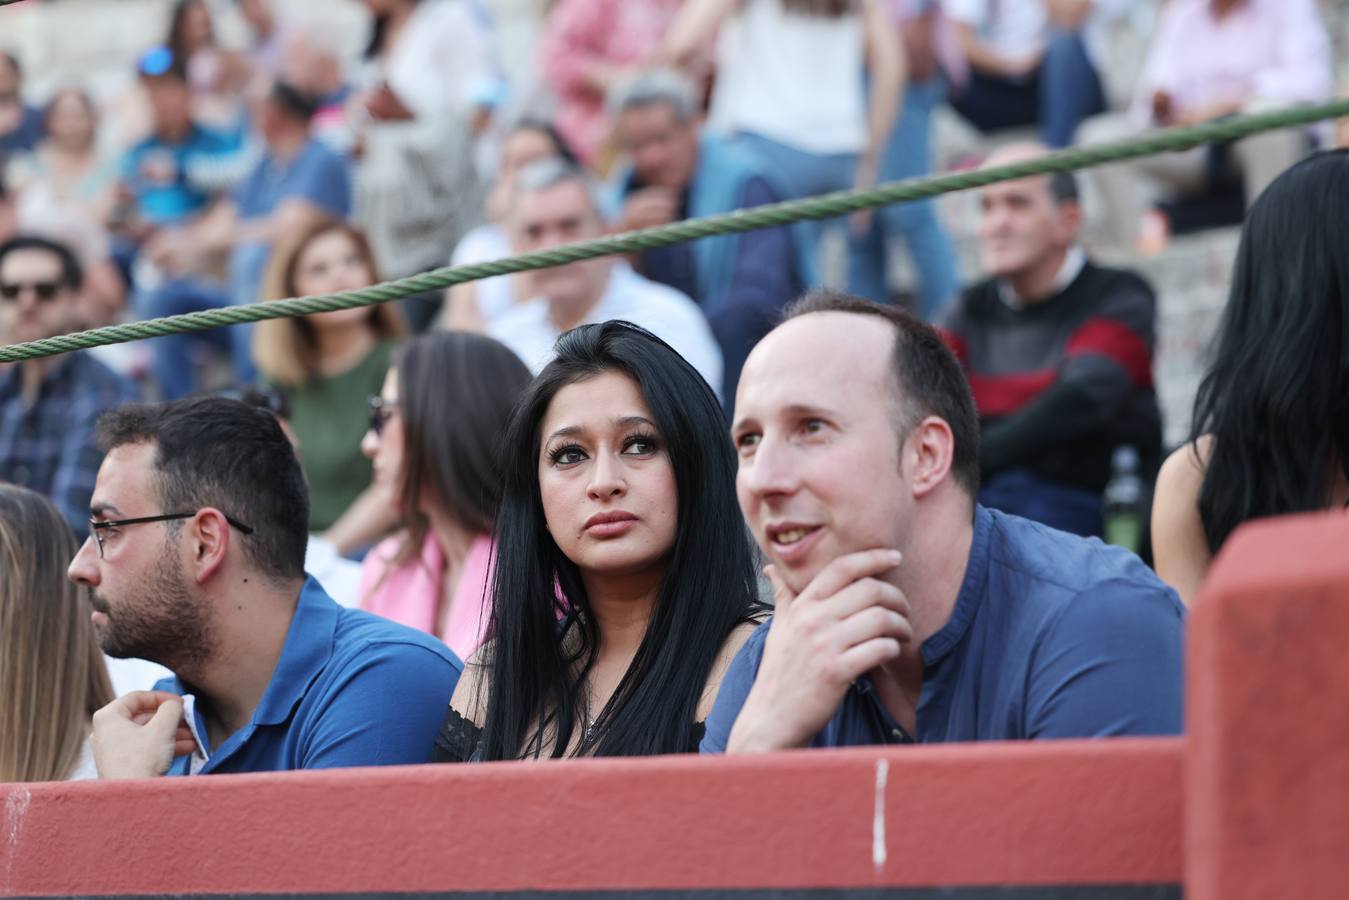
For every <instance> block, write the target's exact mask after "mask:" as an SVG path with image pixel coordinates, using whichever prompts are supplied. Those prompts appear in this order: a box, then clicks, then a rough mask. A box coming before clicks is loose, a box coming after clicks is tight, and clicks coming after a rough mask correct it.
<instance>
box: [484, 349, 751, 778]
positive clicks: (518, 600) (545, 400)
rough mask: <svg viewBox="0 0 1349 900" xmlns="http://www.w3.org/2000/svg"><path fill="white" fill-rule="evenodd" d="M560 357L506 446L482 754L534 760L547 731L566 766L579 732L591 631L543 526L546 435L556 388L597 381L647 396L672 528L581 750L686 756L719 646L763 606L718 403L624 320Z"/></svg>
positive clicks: (523, 406)
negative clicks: (654, 592) (663, 563)
mask: <svg viewBox="0 0 1349 900" xmlns="http://www.w3.org/2000/svg"><path fill="white" fill-rule="evenodd" d="M556 350H557V358H556V359H555V360H553V361H552V362H550V363H549V364H548V365H547V366H546V367H545V368H544V370H543V371H542V372H541V373H540V374H539V376H538V378H536V379H535V381H534V383H533V385H531V387H530V389H529V390H528V391H527V392H526V394H525V396H524V397H523V398H521V401H520V404H519V405H518V406H517V407H516V411H515V414H514V416H513V417H512V421H511V425H510V427H509V428H508V430H507V437H506V442H505V445H504V448H503V453H504V454H505V456H506V460H505V469H506V474H505V480H504V483H503V485H502V499H501V508H500V511H499V513H498V515H497V527H496V540H497V562H496V573H495V576H494V582H493V595H494V597H495V608H494V610H493V613H492V620H491V627H490V631H489V644H488V646H487V652H486V662H485V665H487V666H488V670H487V671H488V673H489V675H488V680H487V681H486V682H485V683H484V684H483V687H484V689H485V690H486V691H487V699H486V716H485V720H484V722H483V732H482V737H481V744H480V746H481V748H482V758H483V759H485V760H503V759H519V758H521V756H522V755H523V756H533V755H539V754H540V753H541V752H542V751H541V747H542V745H543V743H544V741H545V740H546V739H545V737H544V733H545V732H547V733H548V738H547V739H548V740H551V742H552V751H551V755H552V756H554V757H558V756H562V755H564V754H565V753H566V751H567V748H568V746H569V745H570V743H571V738H572V735H573V734H574V733H575V730H576V729H577V728H578V726H580V727H581V728H584V725H583V722H584V718H583V717H584V714H585V710H586V708H587V700H586V695H585V676H586V674H587V673H588V672H589V670H590V667H591V666H592V665H593V664H594V661H595V657H596V653H597V650H598V647H599V629H598V625H597V624H596V622H595V618H594V616H593V615H592V613H591V609H590V604H589V599H588V598H587V596H586V591H585V586H584V584H583V583H582V579H581V573H580V571H579V569H578V568H577V567H576V565H575V564H573V563H572V562H571V560H569V559H567V557H566V556H564V555H563V554H562V551H561V550H560V549H559V548H558V546H557V544H556V543H554V541H553V539H552V537H551V535H549V533H548V529H547V525H546V523H545V520H544V513H543V505H542V502H541V500H540V495H539V478H538V471H539V453H540V449H541V435H540V427H541V426H542V423H543V419H544V417H545V415H546V414H547V411H548V407H549V404H550V403H551V402H552V399H553V397H554V396H556V394H557V392H558V391H559V390H561V389H562V388H563V387H566V386H567V385H570V384H574V383H576V382H579V381H584V380H585V379H588V378H592V377H594V376H597V375H600V374H602V373H607V372H617V373H620V374H622V375H626V376H627V377H629V378H631V379H632V380H633V382H635V383H636V385H637V386H638V388H639V389H640V390H641V392H642V396H643V398H645V400H646V405H647V407H648V408H649V409H650V411H651V417H652V419H653V420H654V421H655V424H656V429H657V431H658V432H659V435H658V437H659V440H660V443H661V444H662V445H663V446H664V447H665V449H666V451H667V453H668V455H669V459H670V465H671V466H672V467H673V469H674V476H675V485H676V489H677V491H678V494H679V497H678V506H677V509H678V521H677V524H676V532H675V544H674V549H673V551H672V553H671V556H670V563H669V568H668V570H667V571H666V572H665V575H664V577H663V578H662V580H661V584H660V590H659V593H658V596H657V600H656V606H655V609H654V610H653V611H652V617H651V622H650V625H649V626H648V628H647V632H646V636H645V637H644V638H643V639H642V643H641V645H640V646H639V647H638V649H637V654H636V656H634V657H633V660H632V664H631V665H630V666H629V668H628V671H627V673H626V674H625V675H624V676H623V679H622V680H621V681H620V682H619V685H618V688H617V689H616V690H615V691H614V694H613V697H612V699H611V700H610V701H609V703H608V704H607V705H606V707H605V708H604V710H603V712H601V713H600V714H599V716H598V718H597V720H596V723H595V724H596V727H595V734H594V735H593V737H592V738H590V739H589V740H584V739H583V740H582V742H581V745H580V746H579V747H578V749H577V753H578V754H588V753H593V754H594V755H598V756H640V755H649V754H657V753H680V752H685V751H687V750H689V746H690V735H691V729H692V727H693V724H694V716H695V714H696V711H697V707H698V701H699V699H700V698H701V696H702V694H703V691H704V689H705V687H706V684H707V678H708V675H709V673H710V672H711V669H712V665H713V663H714V661H715V660H716V658H717V655H718V652H719V651H720V649H721V647H722V644H723V642H724V641H725V640H726V638H727V636H728V635H729V634H730V632H731V631H732V630H733V629H734V628H735V626H736V625H737V624H738V623H741V622H744V621H747V620H748V619H749V618H750V617H751V616H753V615H754V614H755V613H756V612H759V611H760V609H761V607H760V605H759V603H758V599H757V597H758V594H757V582H756V578H755V572H754V564H755V556H754V551H753V549H752V546H751V544H750V541H749V534H748V531H747V530H746V528H745V525H744V520H743V519H742V517H741V514H740V509H739V506H738V505H737V503H736V495H735V469H736V461H735V453H734V450H733V448H732V447H731V442H730V438H729V437H728V436H727V433H726V426H725V419H724V417H723V415H722V411H721V406H720V405H719V404H718V403H717V400H716V397H714V396H713V394H712V390H711V388H709V387H708V386H707V383H706V382H704V381H703V379H702V377H701V376H700V375H698V373H697V372H696V371H695V370H694V369H693V367H692V366H690V365H689V364H688V363H687V362H685V361H684V359H683V358H682V357H680V356H679V354H678V353H676V352H675V351H674V350H672V349H671V348H670V347H669V346H668V345H667V344H665V343H664V342H663V341H661V340H660V339H659V338H657V337H655V336H654V335H652V334H651V333H649V332H647V331H644V330H643V329H641V328H638V327H636V326H634V325H629V324H628V323H626V322H606V323H604V324H601V325H583V326H581V327H579V328H576V329H573V330H572V331H569V332H567V333H566V334H564V335H563V336H562V337H561V338H559V339H558V342H557V347H556ZM558 586H560V587H561V590H562V593H563V595H565V597H566V601H565V603H564V602H563V601H560V600H559V599H558V595H557V587H558ZM541 723H545V724H546V726H547V727H541Z"/></svg>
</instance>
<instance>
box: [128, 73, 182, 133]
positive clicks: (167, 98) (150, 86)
mask: <svg viewBox="0 0 1349 900" xmlns="http://www.w3.org/2000/svg"><path fill="white" fill-rule="evenodd" d="M141 84H143V85H144V86H145V96H146V97H147V98H148V99H149V101H150V111H151V113H152V114H153V117H154V129H155V134H157V135H159V136H160V137H161V138H166V139H169V140H173V139H178V138H181V137H182V136H183V135H185V134H187V132H188V131H189V130H190V129H191V127H192V91H191V89H190V88H189V87H188V86H187V82H186V81H185V80H183V79H181V78H178V77H176V76H174V75H154V76H148V77H142V78H141Z"/></svg>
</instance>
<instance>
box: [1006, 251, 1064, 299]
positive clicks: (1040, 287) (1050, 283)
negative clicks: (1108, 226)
mask: <svg viewBox="0 0 1349 900" xmlns="http://www.w3.org/2000/svg"><path fill="white" fill-rule="evenodd" d="M1073 249H1074V248H1073V247H1065V248H1063V249H1062V250H1058V251H1055V252H1054V253H1051V254H1049V255H1048V256H1046V257H1045V258H1044V259H1042V260H1040V261H1039V262H1038V263H1036V264H1035V265H1034V266H1031V267H1030V268H1029V269H1026V270H1025V271H1023V272H1018V273H1016V274H1015V275H1010V276H1008V277H1007V278H1005V279H1003V280H1004V281H1005V282H1006V283H1007V285H1008V286H1009V287H1011V289H1012V291H1013V292H1014V293H1015V294H1016V299H1017V300H1018V301H1020V302H1022V303H1039V302H1041V301H1044V300H1048V299H1049V298H1050V297H1052V296H1054V295H1055V294H1056V293H1058V291H1059V290H1060V285H1059V283H1058V278H1059V272H1061V271H1062V270H1063V266H1064V263H1066V262H1067V261H1068V257H1069V255H1070V254H1071V253H1072V251H1073Z"/></svg>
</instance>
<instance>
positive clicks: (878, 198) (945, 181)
mask: <svg viewBox="0 0 1349 900" xmlns="http://www.w3.org/2000/svg"><path fill="white" fill-rule="evenodd" d="M1345 115H1349V99H1346V100H1335V101H1331V102H1327V103H1318V104H1308V105H1300V106H1294V107H1290V108H1287V109H1281V110H1274V111H1271V112H1265V113H1258V114H1256V115H1250V116H1241V117H1237V118H1231V119H1225V120H1222V121H1217V122H1208V123H1205V124H1203V125H1196V126H1193V127H1189V128H1171V129H1166V130H1162V131H1152V132H1147V133H1144V134H1142V135H1139V136H1137V137H1133V138H1129V139H1126V140H1121V141H1115V142H1112V143H1109V144H1100V145H1097V146H1091V147H1073V148H1070V149H1067V150H1059V151H1057V152H1055V153H1050V154H1048V155H1046V156H1043V157H1041V158H1039V159H1031V160H1026V161H1024V162H1018V163H1012V164H1010V165H1005V166H996V167H992V168H988V169H980V170H976V171H971V172H957V173H953V174H948V175H936V176H930V177H926V178H914V179H908V180H905V181H897V182H891V183H888V184H882V185H878V186H876V187H874V188H869V189H867V190H854V191H839V192H837V193H832V194H823V195H820V196H818V197H809V198H806V199H804V200H792V201H788V202H786V203H773V204H768V205H765V206H756V207H753V208H751V209H742V210H739V211H737V212H733V213H728V214H725V215H717V216H707V217H705V218H701V219H686V220H684V221H681V222H673V223H671V224H669V225H662V226H659V227H656V228H647V229H643V230H641V231H632V232H627V233H625V234H619V235H614V236H612V237H605V238H600V239H599V240H594V241H585V242H583V243H577V244H568V245H565V246H562V247H554V248H552V249H549V250H540V251H538V252H535V253H526V254H522V255H520V256H512V257H508V258H506V259H501V260H496V261H494V262H486V263H478V264H475V265H471V266H456V267H453V268H442V269H435V270H433V271H430V272H424V273H422V274H419V275H413V276H410V277H408V278H400V279H398V280H397V281H390V282H385V283H384V284H377V285H374V286H373V287H368V288H363V289H361V290H357V291H344V292H342V293H338V294H321V295H317V296H312V297H298V298H294V299H290V300H276V301H270V302H263V303H251V304H246V305H242V306H230V307H225V308H222V309H211V310H204V311H201V312H192V313H186V314H183V315H178V316H168V317H165V318H161V319H150V320H147V321H144V322H131V323H128V324H125V325H110V326H107V327H104V328H96V329H93V330H92V331H82V332H78V333H75V334H67V335H61V336H59V337H53V338H44V339H42V340H37V341H29V342H27V343H23V344H13V345H10V346H7V347H0V363H7V362H18V361H21V360H25V359H37V358H39V357H43V356H53V355H55V354H58V353H67V352H69V351H71V350H84V349H87V348H90V347H98V346H102V345H104V344H120V343H125V342H127V341H136V340H141V339H144V338H152V337H160V336H163V335H167V334H181V333H184V332H193V331H205V330H207V329H210V328H219V327H221V326H224V325H238V324H242V323H245V322H258V321H261V320H263V319H280V318H286V317H291V316H307V315H311V314H313V313H322V312H332V311H333V310H338V309H353V308H355V307H360V306H371V305H373V304H376V303H385V302H388V301H389V300H397V299H400V298H402V297H408V296H411V295H413V294H420V293H422V292H424V291H432V290H440V289H443V288H447V287H450V286H452V285H456V284H463V283H465V282H468V281H477V280H479V279H483V278H491V277H493V276H496V275H509V274H513V273H515V272H525V271H528V270H530V269H542V268H548V267H550V266H559V265H564V264H566V263H570V262H576V261H578V260H583V259H593V258H594V257H597V256H611V255H615V254H622V253H633V252H636V251H640V250H650V249H652V248H655V247H665V246H668V245H670V244H678V243H683V242H685V241H694V240H698V239H699V238H706V237H713V236H715V235H722V234H736V233H739V232H743V231H752V230H754V229H759V228H773V227H776V226H779V225H787V224H790V223H792V222H797V221H800V220H802V219H826V218H833V217H835V216H840V215H845V214H847V213H852V212H856V211H858V210H863V209H872V208H874V207H878V206H886V205H889V204H892V203H906V202H909V201H913V200H921V199H924V198H927V197H935V196H937V195H938V194H945V193H950V192H953V191H962V190H969V189H970V188H977V187H983V186H984V185H988V184H993V183H995V182H999V181H1010V180H1012V179H1016V178H1025V177H1027V176H1030V175H1045V174H1048V173H1051V172H1064V171H1071V170H1075V169H1083V168H1089V167H1091V166H1099V165H1103V164H1106V163H1111V162H1118V161H1121V160H1126V159H1134V158H1137V157H1140V156H1151V155H1154V154H1157V153H1164V152H1168V151H1173V150H1185V149H1188V148H1190V147H1193V146H1196V145H1198V144H1205V143H1210V142H1219V141H1231V140H1235V139H1237V138H1242V137H1246V136H1248V135H1252V134H1256V133H1258V132H1262V131H1272V130H1275V129H1279V128H1290V127H1294V126H1298V125H1307V124H1310V123H1312V122H1319V121H1322V120H1325V119H1333V118H1338V117H1341V116H1345Z"/></svg>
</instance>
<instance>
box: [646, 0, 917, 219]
mask: <svg viewBox="0 0 1349 900" xmlns="http://www.w3.org/2000/svg"><path fill="white" fill-rule="evenodd" d="M718 28H720V32H721V33H720V36H719V39H718V43H717V73H718V75H717V81H716V86H715V88H714V89H713V94H712V105H711V112H710V116H709V122H708V126H709V127H710V128H713V129H715V130H717V131H720V132H723V133H726V134H730V135H734V136H736V137H737V138H738V139H739V140H741V141H742V142H743V143H744V144H746V146H748V147H749V148H750V149H752V150H753V151H754V152H755V153H757V154H758V155H759V156H760V157H761V158H762V159H763V161H764V162H765V163H766V164H767V165H768V167H769V168H770V169H771V170H772V171H773V173H774V175H776V176H777V178H778V179H779V180H780V181H781V183H782V185H783V187H784V188H785V189H786V190H787V191H788V192H790V194H791V195H792V197H804V196H809V195H812V194H820V193H825V192H828V191H837V190H845V189H847V188H850V187H870V186H871V185H873V184H874V183H875V181H876V172H877V166H878V163H879V160H880V157H881V153H882V151H883V150H884V148H885V143H886V140H887V138H888V137H889V135H890V132H891V129H892V127H893V125H894V122H895V117H896V115H897V113H898V110H899V106H900V99H901V97H902V94H903V88H904V51H903V47H902V44H901V42H900V40H899V37H898V35H897V33H896V31H895V29H894V27H893V26H892V25H891V23H890V21H889V19H888V17H887V15H886V12H885V10H884V9H883V7H882V4H881V2H880V0H688V2H687V3H686V4H685V6H684V8H683V10H682V12H681V13H680V16H679V18H678V19H677V20H676V21H675V24H674V26H673V27H672V28H671V29H670V34H669V36H668V38H667V39H666V41H665V43H664V45H663V46H662V47H661V49H660V51H658V53H657V55H656V59H655V61H656V62H660V63H673V64H680V63H682V62H685V61H687V60H689V59H691V58H693V56H694V55H695V54H696V52H697V50H698V48H700V47H702V46H704V45H705V44H706V42H707V41H708V40H709V39H710V37H711V36H712V34H713V33H714V32H716V31H717V29H718ZM868 80H869V82H870V85H871V90H870V93H869V94H868V92H867V89H866V85H867V82H868ZM867 222H868V218H867V217H866V216H865V215H859V216H858V217H857V220H856V221H855V223H854V224H855V228H856V229H859V230H860V229H863V228H864V226H865V225H866V224H867ZM805 227H806V228H808V229H809V231H810V233H811V237H812V239H815V240H817V239H818V237H819V234H820V232H821V230H822V228H823V227H824V225H823V224H822V223H807V225H806V226H805Z"/></svg>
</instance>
